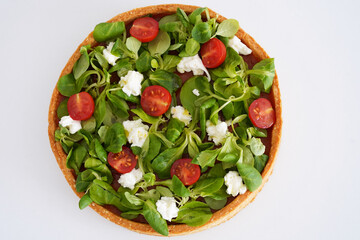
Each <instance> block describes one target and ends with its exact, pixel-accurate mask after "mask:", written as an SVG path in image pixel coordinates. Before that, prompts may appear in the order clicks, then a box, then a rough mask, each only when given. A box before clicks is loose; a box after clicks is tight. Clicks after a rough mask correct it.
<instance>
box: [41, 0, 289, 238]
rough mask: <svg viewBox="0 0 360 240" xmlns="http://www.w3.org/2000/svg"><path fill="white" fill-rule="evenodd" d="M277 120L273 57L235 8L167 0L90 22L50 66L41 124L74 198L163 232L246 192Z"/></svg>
mask: <svg viewBox="0 0 360 240" xmlns="http://www.w3.org/2000/svg"><path fill="white" fill-rule="evenodd" d="M281 125H282V119H281V100H280V92H279V86H278V79H277V75H276V72H275V66H274V59H272V58H269V56H268V55H267V54H266V52H265V51H264V50H263V49H262V48H261V47H260V46H259V45H258V44H257V43H256V42H255V41H254V39H253V38H251V37H250V36H249V35H248V34H246V33H245V32H244V31H243V30H242V29H241V28H240V27H239V23H238V22H237V21H236V20H235V19H226V18H224V17H222V16H220V15H218V14H216V13H215V12H213V11H211V10H210V9H207V8H199V7H195V6H188V5H179V4H168V5H158V6H149V7H144V8H138V9H134V10H132V11H129V12H125V13H122V14H119V15H118V16H116V17H114V18H112V19H111V20H110V21H108V22H106V23H100V24H98V25H97V26H96V27H95V29H94V32H92V33H91V34H90V35H89V36H88V37H87V38H86V39H85V40H84V41H83V42H82V43H81V44H80V46H79V47H78V49H77V50H76V51H75V53H74V54H73V56H72V57H71V58H70V60H69V61H68V63H67V65H66V66H65V68H64V70H63V71H62V73H61V75H60V78H59V80H58V82H57V86H56V87H55V89H54V92H53V95H52V98H51V103H50V109H49V129H48V131H49V138H50V144H51V148H52V150H53V152H54V155H55V157H56V160H57V162H58V164H59V166H60V169H61V171H62V172H63V174H64V175H65V178H66V180H67V181H68V183H69V185H70V186H71V188H72V189H73V190H74V192H75V193H76V194H77V195H78V196H79V197H80V201H79V207H80V209H83V208H85V207H87V206H90V207H91V208H93V209H94V210H95V211H96V212H98V213H99V214H100V215H102V216H103V217H105V218H107V219H109V220H110V221H112V222H114V223H116V224H118V225H121V226H124V227H126V228H128V229H130V230H133V231H136V232H140V233H145V234H151V235H159V234H162V235H171V236H174V235H183V234H188V233H192V232H197V231H201V230H204V229H207V228H209V227H212V226H215V225H217V224H219V223H221V222H224V221H226V220H228V219H230V218H231V217H232V216H234V215H235V214H236V213H237V212H239V211H240V209H242V208H243V207H245V206H246V205H247V204H249V203H250V202H251V201H252V200H253V199H254V198H255V196H256V194H257V193H258V192H259V191H260V190H261V188H262V187H263V185H264V184H265V182H266V181H267V180H268V178H269V176H270V174H271V173H272V170H273V166H274V161H275V157H276V154H277V151H278V148H279V142H280V136H281Z"/></svg>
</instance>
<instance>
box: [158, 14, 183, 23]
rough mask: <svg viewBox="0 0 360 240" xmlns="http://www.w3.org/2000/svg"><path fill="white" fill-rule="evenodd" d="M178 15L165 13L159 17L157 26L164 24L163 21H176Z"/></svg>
mask: <svg viewBox="0 0 360 240" xmlns="http://www.w3.org/2000/svg"><path fill="white" fill-rule="evenodd" d="M178 20H179V19H178V17H177V15H176V14H172V15H167V16H164V17H162V18H161V19H160V21H159V26H161V25H163V24H165V23H168V22H176V21H178Z"/></svg>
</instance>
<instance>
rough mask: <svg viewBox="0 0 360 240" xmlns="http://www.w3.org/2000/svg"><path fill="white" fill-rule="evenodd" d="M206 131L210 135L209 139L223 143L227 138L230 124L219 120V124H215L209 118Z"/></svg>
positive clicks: (216, 142)
mask: <svg viewBox="0 0 360 240" xmlns="http://www.w3.org/2000/svg"><path fill="white" fill-rule="evenodd" d="M206 132H207V134H208V136H209V140H212V141H213V142H214V143H215V145H219V144H220V143H223V142H224V140H225V138H226V134H227V132H228V126H227V124H226V122H221V121H218V124H216V125H214V124H213V123H212V122H211V121H210V120H207V121H206Z"/></svg>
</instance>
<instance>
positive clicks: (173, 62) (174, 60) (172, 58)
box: [163, 54, 181, 72]
mask: <svg viewBox="0 0 360 240" xmlns="http://www.w3.org/2000/svg"><path fill="white" fill-rule="evenodd" d="M163 58H164V63H163V70H165V71H170V72H173V71H174V70H175V67H176V66H177V65H178V64H179V62H180V61H181V58H180V57H178V56H176V55H167V54H166V55H164V57H163Z"/></svg>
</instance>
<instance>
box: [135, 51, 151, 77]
mask: <svg viewBox="0 0 360 240" xmlns="http://www.w3.org/2000/svg"><path fill="white" fill-rule="evenodd" d="M151 60H152V57H151V56H150V53H149V52H148V51H143V52H142V53H141V54H140V57H139V58H138V59H137V60H136V69H137V70H138V71H139V72H146V71H149V70H150V69H151Z"/></svg>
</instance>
